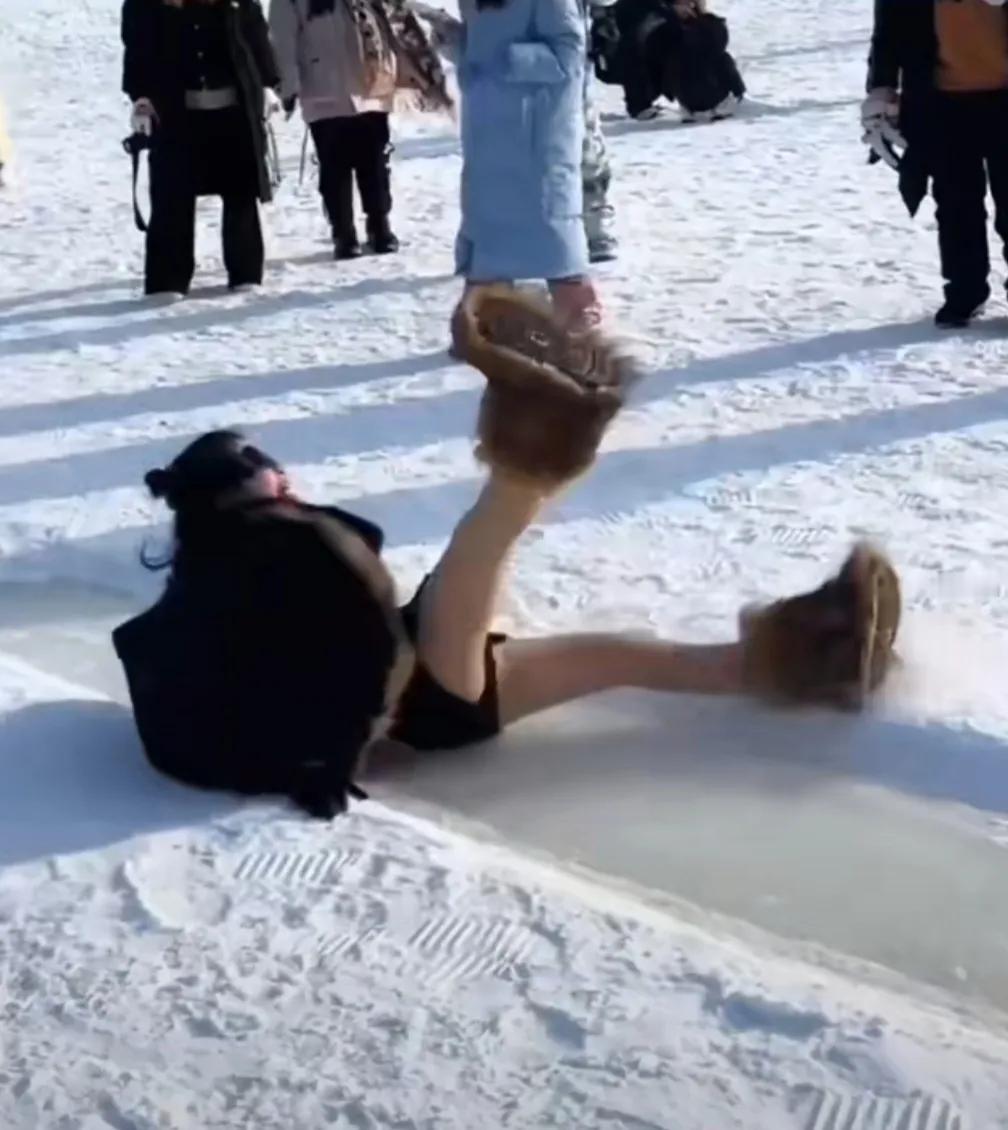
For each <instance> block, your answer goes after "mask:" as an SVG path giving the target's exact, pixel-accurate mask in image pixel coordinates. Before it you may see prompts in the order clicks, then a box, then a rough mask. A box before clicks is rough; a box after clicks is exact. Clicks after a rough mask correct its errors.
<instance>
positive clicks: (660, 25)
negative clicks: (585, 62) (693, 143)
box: [592, 0, 746, 121]
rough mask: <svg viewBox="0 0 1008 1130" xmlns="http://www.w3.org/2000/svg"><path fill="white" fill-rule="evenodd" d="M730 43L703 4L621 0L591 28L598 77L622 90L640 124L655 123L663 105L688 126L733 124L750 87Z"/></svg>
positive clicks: (701, 0) (725, 31)
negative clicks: (675, 106) (676, 110)
mask: <svg viewBox="0 0 1008 1130" xmlns="http://www.w3.org/2000/svg"><path fill="white" fill-rule="evenodd" d="M728 42H729V34H728V25H727V23H726V21H725V20H724V19H723V18H722V17H721V16H717V15H715V14H714V13H713V12H709V11H708V10H707V8H706V0H674V2H671V3H670V2H669V0H616V3H615V4H613V5H612V7H611V8H610V9H606V10H603V11H602V12H600V14H599V15H598V16H597V17H596V20H595V21H594V24H593V27H592V47H593V49H592V55H593V60H594V63H595V70H596V74H597V75H598V77H599V78H600V79H601V80H602V81H603V82H609V83H613V84H617V85H620V86H622V87H623V93H624V99H625V102H626V110H627V114H628V115H629V116H630V117H631V118H635V119H637V120H638V121H646V120H648V119H651V118H654V117H657V115H658V114H659V113H660V111H659V109H658V107H657V106H656V105H655V103H656V102H657V100H658V98H659V97H664V98H666V99H667V100H668V101H669V102H678V103H679V105H680V107H681V108H682V115H683V120H684V121H701V120H707V121H716V120H718V119H721V118H726V117H730V116H731V115H732V114H733V113H734V112H735V110H736V108H737V107H738V105H739V103H740V102H741V100H742V99H743V97H744V96H745V92H746V87H745V83H744V82H743V81H742V76H741V74H740V73H739V70H738V66H737V65H736V63H735V60H734V59H733V58H732V56H731V55H730V54H729V52H728Z"/></svg>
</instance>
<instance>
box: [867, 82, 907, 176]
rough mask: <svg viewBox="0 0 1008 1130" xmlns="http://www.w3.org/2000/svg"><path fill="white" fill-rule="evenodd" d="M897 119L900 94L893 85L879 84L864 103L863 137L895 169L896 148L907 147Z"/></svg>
mask: <svg viewBox="0 0 1008 1130" xmlns="http://www.w3.org/2000/svg"><path fill="white" fill-rule="evenodd" d="M898 123H899V95H898V94H897V93H896V91H895V90H893V89H892V88H891V87H887V86H880V87H876V89H875V90H872V91H871V92H870V93H869V94H868V97H867V98H866V99H865V100H864V102H862V103H861V125H862V126H863V127H864V135H863V136H862V138H861V140H862V142H864V144H865V145H867V146H868V148H869V149H871V150H872V152H873V153H875V154H876V155H877V156H878V157H880V158H881V159H882V160H883V161H885V163H886V164H887V165H888V166H889V167H890V168H892V169H898V168H899V162H898V159H897V156H896V154H895V150H896V149H897V148H899V149H905V148H906V139H905V138H904V137H903V135H902V134H901V133H900V131H899V124H898Z"/></svg>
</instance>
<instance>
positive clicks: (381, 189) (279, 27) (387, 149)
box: [269, 0, 452, 259]
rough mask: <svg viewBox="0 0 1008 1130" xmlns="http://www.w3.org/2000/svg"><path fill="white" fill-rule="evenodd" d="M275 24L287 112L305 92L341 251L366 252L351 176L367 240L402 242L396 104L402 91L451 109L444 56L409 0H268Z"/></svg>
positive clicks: (341, 255) (377, 247)
mask: <svg viewBox="0 0 1008 1130" xmlns="http://www.w3.org/2000/svg"><path fill="white" fill-rule="evenodd" d="M269 20H270V30H271V32H272V35H273V42H274V44H275V46H276V50H277V57H278V60H279V63H280V74H281V76H282V85H281V97H282V99H283V102H284V108H285V110H286V111H287V113H288V116H289V115H290V114H291V113H293V110H294V106H295V104H296V103H297V101H298V100H299V99H300V103H301V114H302V116H303V118H304V120H305V123H306V124H307V125H308V127H309V129H310V130H311V134H312V140H313V142H314V144H315V151H316V153H317V154H318V161H319V193H320V194H321V196H322V200H323V203H324V205H325V210H326V214H327V216H328V218H329V223H330V225H331V227H332V237H333V248H334V253H335V257H336V258H337V259H355V258H357V257H358V256H359V255H360V254H361V253H362V252H361V246H360V242H359V240H358V236H357V228H356V224H355V222H354V201H353V193H354V178H355V177H356V181H357V190H358V192H359V193H360V199H361V205H362V207H363V209H364V215H365V217H366V230H367V241H368V247H369V250H371V251H372V252H374V253H375V254H378V255H387V254H390V253H393V252H395V251H398V249H399V240H398V239H397V238H396V236H395V234H394V233H393V231H392V227H391V223H390V218H389V217H390V213H391V211H392V189H391V170H390V167H389V158H390V155H391V146H390V135H389V114H390V113H391V111H392V110H393V107H394V105H395V103H396V101H397V92H405V94H406V96H407V97H408V98H409V100H410V101H411V102H412V103H413V104H414V105H415V106H417V107H418V108H419V109H422V110H450V109H451V105H452V103H451V99H450V97H449V95H448V92H447V87H446V84H445V76H444V72H443V70H442V68H441V63H440V61H439V60H438V58H437V55H436V53H435V51H434V49H433V47H432V46H431V44H430V42H429V40H428V38H427V35H426V33H425V31H424V30H423V28H422V27H421V25H420V23H419V21H418V20H417V18H416V16H415V15H414V14H413V13H412V12H411V11H410V10H409V8H408V7H407V6H406V3H405V0H271V4H270V16H269Z"/></svg>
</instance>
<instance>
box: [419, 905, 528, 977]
mask: <svg viewBox="0 0 1008 1130" xmlns="http://www.w3.org/2000/svg"><path fill="white" fill-rule="evenodd" d="M409 944H410V947H411V948H412V949H413V951H414V952H415V953H417V954H419V955H420V956H421V957H423V958H424V959H425V960H426V962H427V963H428V965H429V970H430V977H431V983H432V984H434V985H438V986H441V985H445V984H448V983H452V982H456V981H461V980H474V979H477V978H481V977H499V978H502V979H505V980H507V979H510V978H512V977H513V976H514V974H515V972H516V970H517V968H518V967H519V965H520V964H521V962H522V961H523V960H524V959H525V958H527V957H528V956H529V954H530V953H531V950H532V946H533V938H532V935H531V934H530V933H529V931H528V930H526V929H525V928H524V927H521V926H515V925H513V924H512V923H510V922H506V921H504V920H501V919H497V920H494V919H490V920H484V919H480V918H474V917H467V916H455V915H446V916H444V917H439V918H433V919H431V920H430V921H429V922H426V923H425V924H424V925H423V926H421V927H420V928H419V929H418V930H417V931H416V932H415V933H414V934H413V936H412V937H411V938H410V942H409Z"/></svg>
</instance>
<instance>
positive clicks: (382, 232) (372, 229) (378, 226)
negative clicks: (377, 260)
mask: <svg viewBox="0 0 1008 1130" xmlns="http://www.w3.org/2000/svg"><path fill="white" fill-rule="evenodd" d="M367 235H368V250H369V251H371V252H372V254H374V255H394V254H395V253H396V252H397V251H398V250H399V240H398V239H397V238H396V237H395V235H394V234H393V232H392V229H391V227H389V219H388V216H368V220H367Z"/></svg>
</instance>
